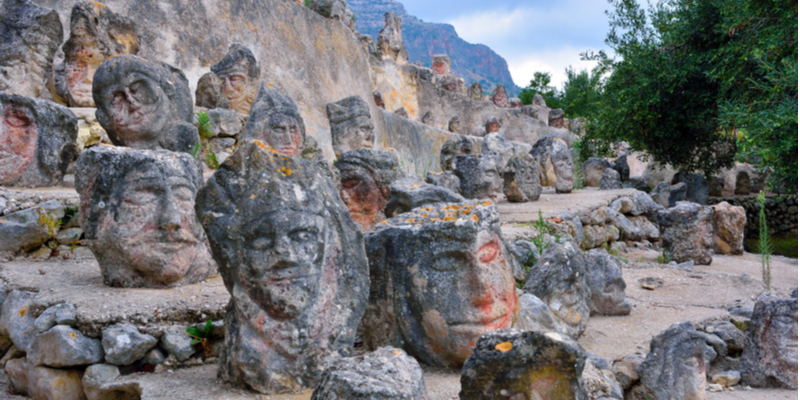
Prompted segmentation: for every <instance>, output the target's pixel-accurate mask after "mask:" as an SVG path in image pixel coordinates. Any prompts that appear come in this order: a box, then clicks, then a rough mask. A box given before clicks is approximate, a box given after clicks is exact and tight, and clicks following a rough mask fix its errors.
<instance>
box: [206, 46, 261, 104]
mask: <svg viewBox="0 0 800 400" xmlns="http://www.w3.org/2000/svg"><path fill="white" fill-rule="evenodd" d="M211 71H212V72H213V73H214V74H216V75H217V77H219V79H220V80H221V81H222V94H223V96H224V97H225V99H226V100H228V103H229V104H230V108H231V109H232V110H236V112H239V113H242V114H249V113H250V106H252V105H253V101H255V98H256V91H257V90H258V78H259V77H260V76H261V69H259V68H258V64H257V63H256V57H255V56H254V55H253V52H251V51H250V49H248V48H247V47H244V46H242V45H240V44H233V45H231V47H230V49H228V54H226V55H225V57H223V58H222V60H220V61H219V62H218V63H216V64H214V65H212V66H211Z"/></svg>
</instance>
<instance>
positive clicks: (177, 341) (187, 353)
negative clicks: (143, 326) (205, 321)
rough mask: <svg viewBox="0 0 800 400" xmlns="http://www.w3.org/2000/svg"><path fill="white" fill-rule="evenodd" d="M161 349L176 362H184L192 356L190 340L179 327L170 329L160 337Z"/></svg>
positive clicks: (192, 350) (192, 349) (192, 347)
mask: <svg viewBox="0 0 800 400" xmlns="http://www.w3.org/2000/svg"><path fill="white" fill-rule="evenodd" d="M161 347H163V348H164V350H166V351H167V352H168V353H169V354H172V355H173V356H175V358H176V359H177V360H178V361H186V360H188V359H189V357H191V356H192V355H193V354H194V346H192V338H191V337H190V336H189V335H188V334H187V333H186V330H185V329H184V328H181V327H172V328H170V329H167V330H165V331H164V334H163V335H161Z"/></svg>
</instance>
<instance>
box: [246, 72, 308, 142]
mask: <svg viewBox="0 0 800 400" xmlns="http://www.w3.org/2000/svg"><path fill="white" fill-rule="evenodd" d="M305 138H306V128H305V125H304V124H303V116H302V115H300V112H299V111H298V110H297V105H295V103H294V101H293V100H292V99H291V98H290V97H289V96H287V95H286V94H284V93H281V92H280V91H279V90H278V89H274V88H270V87H269V86H268V85H267V83H266V82H264V83H262V84H261V88H259V89H258V96H257V97H256V100H255V102H254V103H253V105H252V107H251V108H250V118H249V119H248V120H247V123H245V125H244V130H243V131H242V139H252V140H260V141H262V142H263V143H266V144H267V145H269V146H270V147H272V148H273V149H275V150H277V151H278V153H281V154H284V155H287V156H294V155H298V154H300V151H301V150H303V144H304V143H305Z"/></svg>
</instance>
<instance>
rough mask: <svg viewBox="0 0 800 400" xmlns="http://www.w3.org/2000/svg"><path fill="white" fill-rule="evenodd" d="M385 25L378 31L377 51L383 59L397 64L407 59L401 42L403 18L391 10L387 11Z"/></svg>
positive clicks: (403, 62)
mask: <svg viewBox="0 0 800 400" xmlns="http://www.w3.org/2000/svg"><path fill="white" fill-rule="evenodd" d="M385 17H386V26H384V27H383V29H381V31H380V32H379V33H378V51H379V52H380V55H381V58H382V59H384V60H392V61H394V62H396V63H398V64H405V63H406V62H407V61H408V52H407V51H406V46H405V45H404V44H403V20H401V19H400V17H398V16H397V15H395V14H394V13H392V12H387V13H386V14H385Z"/></svg>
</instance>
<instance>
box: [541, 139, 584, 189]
mask: <svg viewBox="0 0 800 400" xmlns="http://www.w3.org/2000/svg"><path fill="white" fill-rule="evenodd" d="M530 154H531V155H532V156H533V158H534V159H536V161H537V163H538V164H539V181H540V183H541V185H542V186H551V187H555V188H556V193H569V192H571V191H572V176H573V172H574V170H573V169H574V163H573V161H572V152H571V151H570V150H569V148H568V147H567V143H566V142H565V141H564V140H562V139H559V138H554V137H546V138H543V139H540V140H539V141H538V142H536V144H534V145H533V148H532V149H531V151H530Z"/></svg>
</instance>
